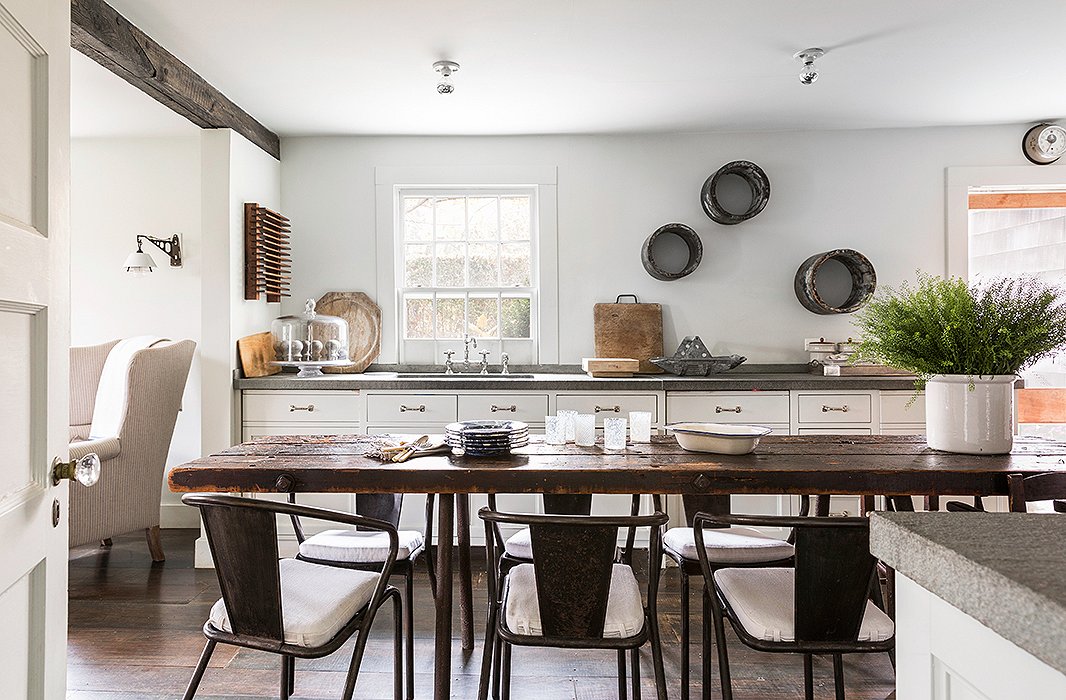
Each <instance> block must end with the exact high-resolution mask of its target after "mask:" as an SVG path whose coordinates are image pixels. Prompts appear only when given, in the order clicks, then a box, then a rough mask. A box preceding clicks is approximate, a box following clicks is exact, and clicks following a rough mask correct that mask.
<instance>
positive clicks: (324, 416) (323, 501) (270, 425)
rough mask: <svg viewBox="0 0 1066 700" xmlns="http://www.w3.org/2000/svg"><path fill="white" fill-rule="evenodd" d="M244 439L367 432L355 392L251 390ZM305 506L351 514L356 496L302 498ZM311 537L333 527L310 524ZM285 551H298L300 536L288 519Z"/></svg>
mask: <svg viewBox="0 0 1066 700" xmlns="http://www.w3.org/2000/svg"><path fill="white" fill-rule="evenodd" d="M241 409H242V423H241V439H242V440H251V439H253V438H257V437H267V436H272V435H355V434H360V433H362V432H363V426H362V423H361V422H360V420H359V417H360V416H361V414H362V408H361V405H360V402H359V395H358V392H354V391H286V392H280V391H245V392H244V393H243V396H242V397H241ZM254 496H255V497H256V498H268V499H274V500H284V499H285V498H286V497H285V496H283V495H278V494H254ZM299 502H300V503H301V504H303V505H309V506H318V507H320V508H329V509H331V510H340V511H347V512H351V511H353V510H354V509H355V497H354V496H353V495H352V494H346V493H308V494H302V495H300V497H299ZM303 525H304V529H305V531H306V532H308V533H314V532H319V531H321V530H325V529H328V528H330V527H336V526H335V525H330V524H329V523H323V522H320V521H314V520H307V521H305V522H304V523H303ZM278 538H279V544H278V546H279V548H280V552H281V554H282V555H284V556H289V555H292V554H294V553H295V552H296V535H295V533H294V532H293V529H292V522H291V520H290V519H289V518H287V517H279V518H278Z"/></svg>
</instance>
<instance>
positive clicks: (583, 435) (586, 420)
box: [574, 413, 596, 447]
mask: <svg viewBox="0 0 1066 700" xmlns="http://www.w3.org/2000/svg"><path fill="white" fill-rule="evenodd" d="M574 443H575V444H577V445H580V446H581V447H592V446H593V445H595V444H596V416H594V415H592V414H591V413H579V414H577V416H576V417H575V418H574Z"/></svg>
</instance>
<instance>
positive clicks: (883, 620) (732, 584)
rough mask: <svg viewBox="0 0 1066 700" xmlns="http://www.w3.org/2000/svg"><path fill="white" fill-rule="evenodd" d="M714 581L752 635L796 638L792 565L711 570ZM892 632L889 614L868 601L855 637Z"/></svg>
mask: <svg viewBox="0 0 1066 700" xmlns="http://www.w3.org/2000/svg"><path fill="white" fill-rule="evenodd" d="M714 582H715V584H716V585H717V587H718V589H719V590H720V591H721V592H722V596H723V597H724V598H725V599H726V601H727V602H728V603H729V607H730V608H732V609H733V612H734V613H735V614H736V616H737V622H739V623H740V626H741V627H743V628H744V630H745V631H747V633H748V634H750V635H751V636H752V637H755V638H756V639H762V640H765V641H767V642H794V641H796V624H795V619H794V618H795V612H794V608H795V604H796V603H795V600H796V571H795V569H786V568H776V567H775V568H762V569H720V570H718V571H716V572H714ZM894 633H895V625H893V624H892V620H891V618H889V617H888V615H886V614H885V613H884V612H882V611H881V610H880V609H879V608H878V607H877V606H876V605H874V604H873V603H872V602H870V601H867V602H866V613H865V614H864V615H863V618H862V625H861V626H860V628H859V638H858V640H857V641H860V642H883V641H885V640H887V639H891V637H892V635H893V634H894Z"/></svg>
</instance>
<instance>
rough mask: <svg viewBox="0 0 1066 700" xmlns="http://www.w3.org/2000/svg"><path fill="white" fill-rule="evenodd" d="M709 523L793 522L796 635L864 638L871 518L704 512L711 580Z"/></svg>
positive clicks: (698, 526) (698, 524)
mask: <svg viewBox="0 0 1066 700" xmlns="http://www.w3.org/2000/svg"><path fill="white" fill-rule="evenodd" d="M707 525H714V526H718V527H722V526H729V525H745V526H753V527H786V528H793V531H794V533H795V545H796V553H795V562H796V564H795V577H796V581H795V606H794V615H795V620H794V621H795V631H796V641H797V642H848V641H851V642H854V641H856V640H857V639H858V635H859V627H860V626H861V625H862V619H863V616H864V615H865V612H866V603H867V601H868V600H869V595H870V585H871V582H872V581H873V575H874V566H875V560H874V557H873V555H871V554H870V522H869V521H868V520H867V519H866V518H840V517H820V516H808V517H794V516H771V515H766V516H748V515H727V516H721V515H711V514H706V513H700V514H698V515H697V516H696V518H695V523H694V528H695V539H696V552H697V554H698V555H699V557H700V566H701V568H702V569H703V575H704V577H705V580H706V581H707V585H708V586H710V585H712V570H711V566H710V563H709V561H708V560H707V552H706V548H705V546H704V539H703V530H704V528H705V527H707Z"/></svg>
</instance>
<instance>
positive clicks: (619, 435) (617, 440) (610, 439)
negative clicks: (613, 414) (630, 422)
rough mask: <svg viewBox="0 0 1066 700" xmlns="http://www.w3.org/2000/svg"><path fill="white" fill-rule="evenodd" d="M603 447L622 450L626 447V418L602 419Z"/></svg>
mask: <svg viewBox="0 0 1066 700" xmlns="http://www.w3.org/2000/svg"><path fill="white" fill-rule="evenodd" d="M603 447H604V449H606V450H624V449H625V448H626V419H625V418H604V419H603Z"/></svg>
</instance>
